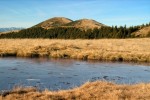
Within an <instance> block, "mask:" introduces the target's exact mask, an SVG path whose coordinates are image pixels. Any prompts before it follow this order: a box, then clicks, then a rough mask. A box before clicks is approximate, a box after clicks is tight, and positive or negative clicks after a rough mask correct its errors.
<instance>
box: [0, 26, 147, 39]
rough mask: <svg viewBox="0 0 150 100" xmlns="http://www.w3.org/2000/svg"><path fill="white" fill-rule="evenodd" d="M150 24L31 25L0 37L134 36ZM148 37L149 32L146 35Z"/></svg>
mask: <svg viewBox="0 0 150 100" xmlns="http://www.w3.org/2000/svg"><path fill="white" fill-rule="evenodd" d="M145 26H150V23H149V24H146V25H140V26H131V27H128V28H127V27H126V26H120V27H117V26H112V27H106V26H105V27H104V26H103V27H101V28H100V29H97V28H95V29H88V30H86V31H85V30H81V29H79V28H75V27H55V28H51V29H48V30H47V29H44V28H41V27H32V28H28V29H23V30H21V31H19V32H11V33H7V34H1V35H0V38H49V39H101V38H134V37H135V36H133V35H132V34H131V33H133V32H135V31H137V30H139V29H141V28H142V27H145ZM147 37H150V34H148V35H147Z"/></svg>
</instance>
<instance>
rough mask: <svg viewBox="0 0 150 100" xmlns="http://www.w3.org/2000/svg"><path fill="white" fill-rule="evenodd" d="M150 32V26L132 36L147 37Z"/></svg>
mask: <svg viewBox="0 0 150 100" xmlns="http://www.w3.org/2000/svg"><path fill="white" fill-rule="evenodd" d="M149 32H150V26H147V27H144V28H142V29H140V30H138V31H136V32H133V33H132V34H133V35H135V36H136V37H146V36H147V35H148V34H149Z"/></svg>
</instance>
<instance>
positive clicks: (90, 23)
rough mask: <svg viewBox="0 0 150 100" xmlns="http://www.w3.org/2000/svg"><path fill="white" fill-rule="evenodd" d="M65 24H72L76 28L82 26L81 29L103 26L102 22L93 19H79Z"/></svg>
mask: <svg viewBox="0 0 150 100" xmlns="http://www.w3.org/2000/svg"><path fill="white" fill-rule="evenodd" d="M65 26H72V27H76V28H81V29H82V28H83V29H94V28H101V27H102V26H105V25H104V24H101V23H99V22H97V21H95V20H92V19H80V20H76V21H72V22H70V23H68V24H66V25H65Z"/></svg>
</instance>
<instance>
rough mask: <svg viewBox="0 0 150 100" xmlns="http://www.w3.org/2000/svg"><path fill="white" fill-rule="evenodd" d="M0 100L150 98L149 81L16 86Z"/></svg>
mask: <svg viewBox="0 0 150 100" xmlns="http://www.w3.org/2000/svg"><path fill="white" fill-rule="evenodd" d="M0 100H150V83H149V84H144V83H141V84H135V85H117V84H113V83H109V82H102V81H96V82H87V83H85V84H84V85H82V86H80V87H77V88H74V89H70V90H60V91H49V90H45V91H42V92H39V91H37V90H36V89H35V88H17V89H13V90H12V91H9V92H4V93H3V94H1V95H0Z"/></svg>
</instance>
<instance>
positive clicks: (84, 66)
mask: <svg viewBox="0 0 150 100" xmlns="http://www.w3.org/2000/svg"><path fill="white" fill-rule="evenodd" d="M96 80H106V81H111V82H115V83H118V84H135V83H141V82H150V65H148V64H147V65H145V64H136V63H119V62H114V63H113V62H99V61H81V60H73V59H47V58H0V90H8V89H12V88H13V87H14V86H35V87H37V88H39V89H45V88H47V89H50V90H60V89H69V88H73V87H77V86H80V85H82V84H84V83H85V82H87V81H96Z"/></svg>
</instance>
